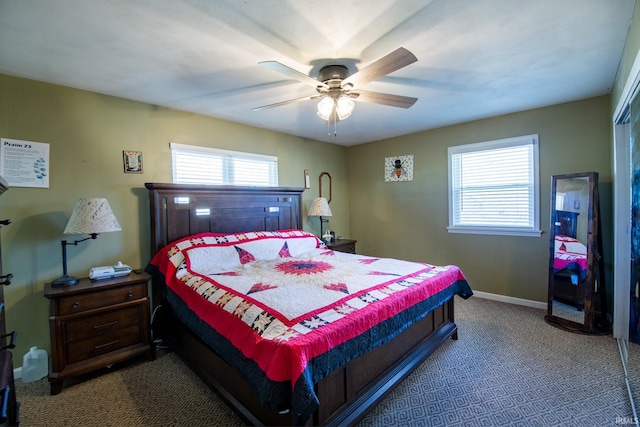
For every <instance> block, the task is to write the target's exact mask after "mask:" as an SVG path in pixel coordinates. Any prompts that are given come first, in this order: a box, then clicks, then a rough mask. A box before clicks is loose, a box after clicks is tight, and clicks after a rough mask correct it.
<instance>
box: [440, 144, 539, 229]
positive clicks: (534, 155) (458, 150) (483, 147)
mask: <svg viewBox="0 0 640 427" xmlns="http://www.w3.org/2000/svg"><path fill="white" fill-rule="evenodd" d="M524 145H526V146H531V147H532V150H531V158H530V159H529V160H530V164H531V165H532V167H533V172H532V180H533V182H532V184H533V192H532V193H533V194H532V197H533V208H532V210H531V213H532V215H533V218H530V219H532V223H533V224H532V226H530V227H513V226H496V225H462V224H455V222H454V216H455V215H454V214H455V212H454V208H455V207H454V201H455V200H454V194H455V189H454V184H456V182H454V176H453V156H455V155H459V154H466V153H472V152H480V151H491V150H497V149H502V148H511V147H518V146H524ZM539 151H540V141H539V135H538V134H532V135H524V136H517V137H512V138H504V139H497V140H492V141H484V142H477V143H473V144H464V145H457V146H452V147H448V149H447V160H448V178H449V179H448V181H449V182H448V198H449V200H448V202H449V225H448V227H447V230H448V232H449V233H464V234H491V235H510V236H526V237H540V236H541V235H542V230H541V229H540V154H539ZM456 181H457V180H456Z"/></svg>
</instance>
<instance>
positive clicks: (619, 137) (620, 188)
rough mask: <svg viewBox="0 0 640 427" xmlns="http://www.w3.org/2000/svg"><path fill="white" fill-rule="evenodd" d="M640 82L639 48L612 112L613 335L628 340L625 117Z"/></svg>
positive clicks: (628, 213)
mask: <svg viewBox="0 0 640 427" xmlns="http://www.w3.org/2000/svg"><path fill="white" fill-rule="evenodd" d="M639 84H640V51H638V53H637V54H636V58H635V61H634V63H633V66H632V67H631V71H630V72H629V77H628V78H627V82H626V84H625V86H624V89H623V90H622V94H621V96H620V100H619V101H618V104H617V106H616V109H615V111H614V114H613V188H614V191H613V211H614V212H613V230H614V233H613V234H614V235H613V283H614V285H613V337H614V338H617V339H623V340H625V341H628V340H629V311H630V310H629V304H630V301H629V283H630V281H631V268H630V263H631V244H630V239H631V168H630V163H631V156H630V145H629V144H630V132H629V125H628V124H625V123H624V121H625V119H626V116H627V115H628V112H629V104H630V103H631V100H632V99H633V98H634V97H635V96H636V94H637V93H638V87H639Z"/></svg>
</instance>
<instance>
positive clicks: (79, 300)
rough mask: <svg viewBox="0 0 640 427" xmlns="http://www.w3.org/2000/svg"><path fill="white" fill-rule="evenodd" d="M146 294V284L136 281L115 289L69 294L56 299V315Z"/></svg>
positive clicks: (137, 297)
mask: <svg viewBox="0 0 640 427" xmlns="http://www.w3.org/2000/svg"><path fill="white" fill-rule="evenodd" d="M146 296H147V284H146V283H137V284H133V285H128V286H122V287H118V288H115V289H107V290H102V291H100V292H91V293H86V294H78V295H71V296H67V297H61V298H59V299H58V301H57V304H58V313H57V314H58V315H61V316H63V315H66V314H75V313H80V312H83V311H86V310H91V309H94V308H100V307H108V306H111V305H113V304H118V303H122V302H126V301H133V300H136V299H140V298H144V297H146Z"/></svg>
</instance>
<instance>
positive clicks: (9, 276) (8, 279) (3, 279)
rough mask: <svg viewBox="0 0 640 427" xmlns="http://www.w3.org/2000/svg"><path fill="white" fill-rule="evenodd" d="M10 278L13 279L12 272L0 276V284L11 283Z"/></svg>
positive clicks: (6, 284)
mask: <svg viewBox="0 0 640 427" xmlns="http://www.w3.org/2000/svg"><path fill="white" fill-rule="evenodd" d="M11 279H13V274H7V275H6V276H0V280H2V282H0V285H2V286H8V285H10V284H11Z"/></svg>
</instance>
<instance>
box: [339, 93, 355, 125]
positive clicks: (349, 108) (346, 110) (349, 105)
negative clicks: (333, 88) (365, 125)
mask: <svg viewBox="0 0 640 427" xmlns="http://www.w3.org/2000/svg"><path fill="white" fill-rule="evenodd" d="M355 106H356V103H355V102H353V99H351V97H349V96H348V95H341V96H340V98H338V100H337V101H336V112H337V113H338V118H339V119H340V120H344V119H346V118H347V117H349V116H350V115H351V113H352V112H353V109H354V108H355Z"/></svg>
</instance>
